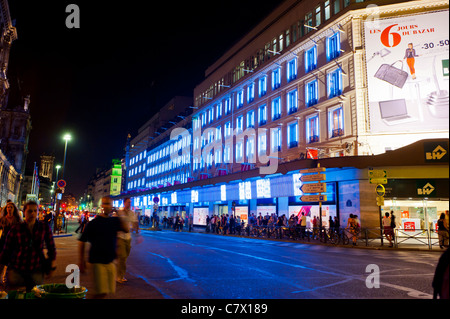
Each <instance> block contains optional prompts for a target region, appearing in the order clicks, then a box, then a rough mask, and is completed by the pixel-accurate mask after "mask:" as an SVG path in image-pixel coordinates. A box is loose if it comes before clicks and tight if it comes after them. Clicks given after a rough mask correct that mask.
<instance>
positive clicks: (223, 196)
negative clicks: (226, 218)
mask: <svg viewBox="0 0 450 319" xmlns="http://www.w3.org/2000/svg"><path fill="white" fill-rule="evenodd" d="M220 200H221V201H226V200H227V185H220Z"/></svg>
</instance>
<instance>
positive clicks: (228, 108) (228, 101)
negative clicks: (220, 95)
mask: <svg viewBox="0 0 450 319" xmlns="http://www.w3.org/2000/svg"><path fill="white" fill-rule="evenodd" d="M230 113H231V98H230V97H228V98H226V99H225V115H229V114H230Z"/></svg>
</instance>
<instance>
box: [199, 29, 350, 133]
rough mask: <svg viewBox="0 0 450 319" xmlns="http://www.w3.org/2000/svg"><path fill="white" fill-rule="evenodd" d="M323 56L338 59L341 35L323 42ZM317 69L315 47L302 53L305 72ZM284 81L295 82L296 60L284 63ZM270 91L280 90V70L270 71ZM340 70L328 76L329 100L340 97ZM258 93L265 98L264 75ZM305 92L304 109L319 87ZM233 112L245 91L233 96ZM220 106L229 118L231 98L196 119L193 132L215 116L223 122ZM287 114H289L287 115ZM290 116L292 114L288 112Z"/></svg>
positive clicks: (250, 92)
mask: <svg viewBox="0 0 450 319" xmlns="http://www.w3.org/2000/svg"><path fill="white" fill-rule="evenodd" d="M326 48H327V49H326V55H327V61H331V60H333V59H335V58H336V57H338V56H339V54H340V52H341V49H340V32H339V31H338V32H335V33H334V34H333V35H331V36H330V37H328V38H327V40H326ZM316 68H317V45H314V46H313V47H311V48H310V49H308V50H306V51H305V72H306V73H308V72H311V71H313V70H314V69H316ZM286 69H287V71H286V79H287V82H290V81H292V80H294V79H296V78H297V58H293V59H292V60H290V61H288V62H287V67H286ZM271 76H272V82H271V83H272V90H273V91H274V90H276V89H278V88H279V87H280V86H281V67H278V68H276V69H274V70H273V71H272V74H271ZM341 76H342V70H341V68H340V67H339V68H338V69H337V70H335V71H333V72H330V73H328V74H327V90H328V92H327V95H328V97H329V98H333V97H335V96H338V95H340V94H341V93H342V79H341ZM257 83H258V85H257V89H258V96H259V97H263V96H265V95H266V94H267V76H266V75H263V76H262V77H261V78H259V79H258V80H257ZM306 86H307V89H306V92H305V96H306V101H305V102H306V105H307V106H311V105H314V104H316V103H317V101H318V83H317V80H313V81H310V82H309V83H307V84H306ZM255 90H256V86H255V83H250V84H249V85H248V86H247V88H246V91H247V104H250V103H252V102H253V101H254V100H255ZM235 102H236V103H235V105H236V109H240V108H241V107H242V106H244V89H241V90H239V91H237V93H236V101H235ZM222 104H223V106H224V109H225V111H224V113H225V115H229V114H230V113H231V111H232V109H231V108H232V98H231V97H230V96H229V97H227V98H225V99H224V100H223V101H222V102H219V103H218V104H216V106H215V107H211V108H209V109H208V110H206V111H205V112H203V113H202V114H200V115H199V118H200V122H199V123H197V124H196V123H194V129H197V128H199V126H200V125H201V127H204V126H205V125H207V124H210V123H212V122H213V121H214V112H215V113H216V119H218V120H219V119H221V118H222V114H223V113H222ZM288 112H289V111H288ZM289 113H292V112H289Z"/></svg>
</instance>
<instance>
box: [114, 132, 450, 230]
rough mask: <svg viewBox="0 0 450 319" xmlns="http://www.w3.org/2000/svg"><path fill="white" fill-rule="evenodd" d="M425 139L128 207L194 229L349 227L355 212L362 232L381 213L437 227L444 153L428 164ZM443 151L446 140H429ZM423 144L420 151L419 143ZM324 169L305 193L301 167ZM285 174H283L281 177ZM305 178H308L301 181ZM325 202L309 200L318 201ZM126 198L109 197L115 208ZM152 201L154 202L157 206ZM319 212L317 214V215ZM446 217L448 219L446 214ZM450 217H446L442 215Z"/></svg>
mask: <svg viewBox="0 0 450 319" xmlns="http://www.w3.org/2000/svg"><path fill="white" fill-rule="evenodd" d="M429 143H430V141H419V142H417V143H414V144H413V145H410V146H407V147H404V148H402V149H399V150H395V151H391V152H388V153H385V154H381V155H375V156H358V157H350V158H349V157H347V158H346V157H341V158H326V159H319V160H311V159H305V160H298V161H293V162H289V163H281V164H280V167H279V170H278V171H279V172H280V173H277V174H273V175H265V176H261V175H259V173H258V169H255V170H253V171H247V172H241V173H236V174H230V175H227V176H219V177H215V178H211V179H208V180H203V181H194V182H192V183H187V184H183V185H176V186H172V187H166V188H162V189H159V190H149V191H145V192H142V193H138V194H133V195H132V196H130V197H132V206H133V207H134V209H135V210H137V211H140V212H141V214H145V215H147V216H151V215H152V214H153V213H154V212H156V214H157V215H158V216H159V218H160V220H161V219H162V218H163V217H164V216H166V217H174V216H176V215H177V214H178V215H179V216H180V217H182V218H184V219H185V218H186V217H188V216H192V217H193V223H194V226H197V227H205V226H206V219H207V217H208V216H209V217H212V216H214V215H217V216H222V215H226V214H234V215H235V216H237V217H238V218H239V220H240V221H244V223H247V222H248V220H249V218H250V216H251V215H254V216H256V217H257V216H259V215H261V216H263V217H264V216H266V215H269V216H282V215H285V216H286V217H287V219H289V217H290V216H291V215H293V214H295V215H297V216H300V215H301V214H305V215H306V216H307V220H308V223H309V224H310V222H311V220H312V219H313V218H314V217H316V218H317V219H320V217H322V218H321V220H322V225H324V226H325V227H326V226H328V221H329V219H330V217H331V218H332V219H334V218H335V217H337V218H338V220H339V223H340V226H341V227H345V226H347V221H348V218H349V216H350V214H353V215H357V216H358V218H359V220H360V222H361V226H362V227H363V228H379V227H380V220H381V216H382V214H384V213H385V212H386V211H388V212H391V211H394V213H395V214H396V216H397V217H398V218H397V223H399V228H402V229H407V228H411V227H414V228H415V229H424V228H425V229H426V228H427V227H429V228H430V229H434V228H435V225H436V222H437V219H439V216H440V214H441V213H443V212H444V213H445V211H447V210H448V209H449V201H448V198H449V195H448V194H449V187H448V182H449V179H448V156H446V157H445V156H442V157H440V158H439V160H432V159H430V158H431V157H430V156H428V155H427V152H428V150H429V145H428V144H429ZM433 143H434V144H436V145H437V146H440V147H442V149H444V150H445V151H446V152H448V139H447V140H437V141H433ZM425 144H426V145H427V147H424V145H425ZM317 167H321V168H323V171H322V172H320V173H321V174H323V175H325V176H324V178H325V179H324V180H322V181H320V183H323V184H326V189H325V190H324V191H323V192H322V193H306V192H304V190H305V189H306V188H305V187H304V185H307V184H313V183H315V182H314V181H305V178H304V176H308V175H314V174H316V173H314V172H307V173H305V169H306V170H308V169H315V168H317ZM372 170H378V171H384V172H386V175H387V182H385V183H384V188H385V195H384V204H381V207H379V206H378V204H377V193H376V187H377V183H373V181H372V182H371V180H370V178H369V171H372ZM281 172H283V173H281ZM306 180H309V178H306ZM316 195H319V196H323V197H320V198H321V199H322V201H321V202H320V203H319V202H318V201H316V202H314V201H310V200H314V199H317V197H315V196H316ZM124 197H127V195H126V194H124V195H121V196H118V197H116V198H114V205H115V206H117V207H120V206H121V205H122V201H123V198H124ZM155 202H157V205H155ZM320 212H321V216H320ZM447 216H448V215H447ZM447 218H448V217H447Z"/></svg>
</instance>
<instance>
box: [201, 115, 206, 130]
mask: <svg viewBox="0 0 450 319" xmlns="http://www.w3.org/2000/svg"><path fill="white" fill-rule="evenodd" d="M200 117H201V121H202V127H204V126H205V125H206V113H202V115H201V116H200Z"/></svg>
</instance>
